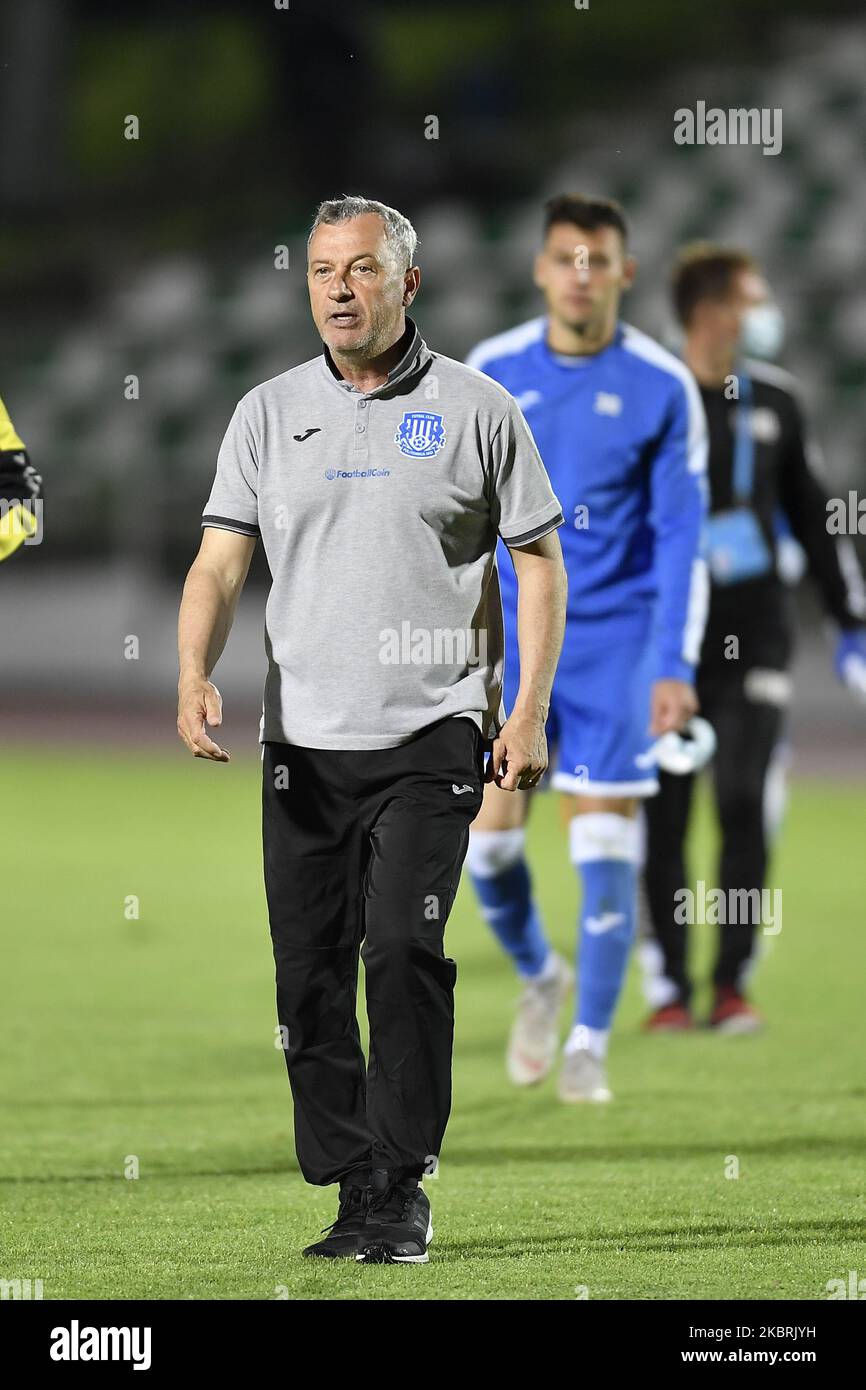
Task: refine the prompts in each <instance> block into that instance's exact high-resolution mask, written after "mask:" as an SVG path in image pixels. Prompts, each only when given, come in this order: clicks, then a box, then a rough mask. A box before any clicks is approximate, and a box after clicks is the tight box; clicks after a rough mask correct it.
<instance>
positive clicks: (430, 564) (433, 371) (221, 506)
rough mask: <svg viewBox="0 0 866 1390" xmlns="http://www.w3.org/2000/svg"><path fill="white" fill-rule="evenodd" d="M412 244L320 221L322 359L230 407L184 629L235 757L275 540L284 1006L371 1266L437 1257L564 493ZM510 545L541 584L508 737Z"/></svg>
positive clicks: (273, 666) (192, 695)
mask: <svg viewBox="0 0 866 1390" xmlns="http://www.w3.org/2000/svg"><path fill="white" fill-rule="evenodd" d="M415 243H416V238H415V233H414V231H413V229H412V226H411V224H410V223H409V222H408V221H407V219H406V218H405V217H403V216H402V215H401V214H400V213H398V212H396V211H395V210H394V209H392V208H387V207H385V206H384V205H382V204H381V203H375V202H371V201H370V200H367V199H362V198H343V199H339V200H335V201H333V202H327V203H323V204H322V205H321V207H320V208H319V210H318V213H317V215H316V219H315V221H314V223H313V229H312V231H311V234H310V240H309V248H308V251H309V259H308V272H307V277H308V287H309V293H310V303H311V309H312V314H313V319H314V321H315V324H316V327H317V329H318V331H319V334H320V336H321V338H322V341H323V344H324V352H323V354H322V356H321V357H317V358H315V359H314V360H312V361H310V362H306V363H304V364H303V365H302V366H299V367H295V368H293V369H292V370H290V371H287V372H284V373H283V374H282V375H281V376H278V377H275V378H274V379H273V380H272V381H268V382H265V383H264V384H263V385H262V386H258V387H256V388H255V389H254V390H252V391H250V392H249V393H248V395H246V396H245V397H244V398H243V400H242V401H241V402H240V404H239V405H238V407H237V409H236V410H235V413H234V416H233V418H232V421H231V424H230V425H229V429H228V432H227V434H226V437H225V439H224V441H223V445H222V448H221V449H220V453H219V458H218V461H217V472H216V479H215V481H214V485H213V489H212V491H211V495H210V498H209V500H208V503H207V505H206V507H205V510H204V516H203V523H202V524H203V526H204V528H205V529H204V533H203V539H202V544H201V549H200V551H199V555H198V557H197V559H196V561H195V563H194V564H193V566H192V569H191V570H190V573H189V576H188V578H187V582H186V586H185V588H184V595H183V601H182V604H181V612H180V623H179V649H180V681H179V712H178V732H179V733H180V736H181V738H182V739H183V741H184V743H185V744H186V746H187V747H188V748H189V749H190V751H191V752H192V753H193V754H194V756H195V757H200V758H208V759H210V760H212V761H216V762H228V760H229V757H228V753H226V752H225V751H223V750H222V749H221V748H220V747H219V746H218V744H217V743H216V742H215V741H214V740H213V739H212V738H211V737H210V736H209V734H208V732H207V728H206V726H207V725H210V726H211V727H212V728H213V726H215V725H219V723H220V721H221V701H220V697H219V693H218V691H217V690H216V687H215V686H214V685H213V684H212V683H211V681H210V675H211V672H212V671H213V669H214V667H215V665H216V663H217V660H218V659H219V656H220V653H221V652H222V650H223V647H224V646H225V642H226V639H227V637H228V633H229V630H230V628H231V623H232V619H233V616H234V612H235V607H236V604H237V599H238V596H239V594H240V591H241V588H242V587H243V583H244V580H245V578H246V574H247V571H248V568H249V564H250V559H251V557H252V552H253V548H254V546H255V543H256V540H257V538H258V537H259V536H261V538H262V542H263V544H264V547H265V552H266V555H267V559H268V563H269V565H270V569H271V575H272V578H273V584H272V588H271V592H270V596H269V598H268V603H267V610H266V647H267V654H268V676H267V682H266V686H265V698H264V711H263V717H262V732H261V738H262V742H263V744H264V749H263V766H264V775H263V837H264V859H265V887H266V893H267V899H268V908H269V917H270V929H271V937H272V942H273V948H274V957H275V961H276V977H277V1010H278V1016H279V1020H280V1024H281V1025H282V1027H283V1037H284V1047H285V1055H286V1064H287V1067H288V1073H289V1080H290V1083H291V1088H292V1093H293V1096H294V1103H295V1142H296V1148H297V1153H298V1162H299V1165H300V1167H301V1171H302V1172H303V1174H304V1176H305V1178H306V1179H307V1181H308V1182H311V1183H318V1184H324V1183H332V1182H339V1184H340V1205H339V1210H338V1214H337V1220H336V1222H335V1223H334V1226H333V1227H332V1228H331V1231H330V1234H329V1235H328V1236H327V1237H326V1239H324V1240H321V1241H318V1242H316V1243H315V1244H314V1245H312V1246H309V1247H308V1248H307V1250H306V1251H305V1252H304V1253H305V1254H311V1255H324V1256H332V1257H333V1256H348V1257H354V1258H357V1259H360V1260H362V1261H366V1262H381V1261H387V1262H391V1261H394V1262H411V1263H423V1262H426V1260H427V1244H428V1243H429V1239H430V1235H431V1233H432V1230H431V1227H430V1223H429V1202H428V1200H427V1197H426V1195H425V1194H424V1192H423V1189H422V1188H421V1187H420V1184H419V1179H420V1178H421V1176H422V1175H423V1174H424V1173H425V1172H429V1171H430V1170H431V1168H432V1167H433V1166H434V1165H435V1163H436V1162H437V1161H438V1160H437V1156H438V1154H439V1150H440V1146H441V1142H442V1137H443V1135H444V1132H445V1126H446V1123H447V1120H448V1113H449V1109H450V1102H451V1048H452V1038H453V1024H454V1002H453V991H454V981H455V977H456V966H455V964H454V961H453V960H451V959H449V958H448V957H446V956H445V953H444V931H445V924H446V921H447V919H448V914H449V912H450V910H451V906H452V903H453V900H454V895H455V892H456V889H457V883H458V879H459V875H460V868H461V865H462V863H463V858H464V855H465V852H466V847H467V840H468V830H469V825H470V823H471V821H472V820H473V818H474V816H475V815H476V813H477V811H478V809H479V807H480V805H481V794H482V783H483V780H484V777H485V775H486V776H488V777H493V778H495V779H496V781H497V782H498V783H499V785H501V786H503V787H505V788H506V789H507V790H512V791H513V790H516V789H518V788H526V787H529V786H532V785H533V784H534V783H535V782H536V781H537V780H538V778H539V777H540V776H541V775H542V773H543V771H544V769H545V767H546V764H547V750H546V744H545V738H544V723H545V719H546V715H547V709H548V701H549V696H550V687H551V682H552V679H553V672H554V668H555V665H556V659H557V657H558V654H559V648H560V644H561V641H562V629H563V621H564V600H565V585H564V573H563V569H562V560H561V555H560V549H559V542H558V540H557V538H556V534H555V529H556V527H557V526H559V525H560V524H561V522H562V515H561V512H560V508H559V503H558V502H557V499H556V498H555V497H554V495H553V493H552V491H551V488H550V483H549V482H548V479H547V476H546V474H545V472H544V468H543V465H542V463H541V459H540V457H539V455H538V452H537V450H536V448H535V445H534V443H533V441H532V437H531V435H530V434H529V431H528V430H527V427H526V425H525V423H524V422H523V418H522V416H521V414H520V412H519V410H518V409H517V407H516V406H515V404H514V402H513V400H512V398H511V397H510V396H509V395H508V393H507V392H506V391H504V390H503V389H502V388H501V387H500V386H498V385H496V384H495V383H494V382H492V381H490V380H489V379H488V378H487V377H485V376H483V375H482V374H481V373H480V372H476V371H474V370H472V369H471V368H469V367H466V366H464V365H463V364H462V363H459V362H456V361H453V360H451V359H450V358H447V357H442V356H440V355H439V354H438V353H434V352H431V351H430V349H428V348H427V346H426V344H425V343H424V341H423V340H422V338H421V336H420V334H419V332H418V329H417V328H416V326H415V324H414V323H413V321H412V320H411V319H410V318H408V317H407V315H406V310H407V308H408V307H409V306H410V305H411V303H412V301H413V299H414V298H415V295H416V293H417V290H418V285H419V283H420V272H419V270H418V268H417V266H414V265H413V260H414V252H415ZM497 535H500V536H501V537H502V539H503V540H504V541H505V543H506V544H507V545H508V547H509V549H510V553H511V555H512V558H513V561H514V565H515V570H516V572H517V577H518V580H519V584H520V634H519V646H520V667H521V684H520V690H519V694H518V697H517V700H516V702H515V707H514V710H513V712H512V713H511V715H510V717H509V719H508V720H507V721H506V722H505V723H504V724H503V723H502V719H501V693H502V662H503V639H502V615H501V607H500V600H499V586H498V578H497V573H496V568H495V564H494V552H495V546H496V538H497ZM488 748H489V749H490V750H491V756H490V760H489V764H488V768H487V772H486V773H485V771H484V753H485V750H486V749H488ZM362 941H363V943H364V952H363V953H364V963H365V967H366V995H367V1013H368V1017H369V1022H370V1056H369V1060H368V1061H365V1058H364V1056H363V1051H362V1049H361V1046H360V1040H359V1035H358V1024H357V1017H356V991H357V974H358V956H359V950H360V947H361V943H362Z"/></svg>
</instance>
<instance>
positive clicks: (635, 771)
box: [504, 614, 659, 797]
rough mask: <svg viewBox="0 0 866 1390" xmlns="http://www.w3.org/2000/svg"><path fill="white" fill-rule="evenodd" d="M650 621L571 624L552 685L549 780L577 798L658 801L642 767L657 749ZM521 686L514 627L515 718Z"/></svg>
mask: <svg viewBox="0 0 866 1390" xmlns="http://www.w3.org/2000/svg"><path fill="white" fill-rule="evenodd" d="M654 655H655V653H654V644H653V641H652V622H651V617H650V615H649V614H648V615H647V616H646V618H645V619H643V618H635V620H634V621H631V620H630V621H629V622H628V623H627V624H621V623H619V622H617V623H616V624H613V625H606V624H601V623H597V622H594V623H587V624H585V625H578V624H575V623H573V622H572V623H570V624H569V625H568V627H567V629H566V634H565V643H564V644H563V651H562V657H561V658H560V663H559V666H558V668H557V672H556V676H555V677H554V681H553V691H552V693H551V697H550V716H549V718H548V721H547V742H548V747H549V749H550V774H549V775H550V781H551V783H552V785H553V786H554V787H556V788H557V789H558V790H559V791H564V792H570V793H572V794H573V795H576V796H581V795H583V796H623V797H632V796H638V797H640V796H654V795H655V794H656V792H657V791H658V789H659V783H658V777H657V775H656V768H655V765H654V764H653V765H652V766H650V767H644V766H641V764H640V762H639V761H638V760H639V759H640V758H641V757H642V756H643V755H644V754H646V752H647V750H648V749H649V748H650V746H651V745H652V743H653V738H652V736H651V734H650V732H649V723H650V696H651V691H652V684H653V674H654V672H653V665H654ZM519 682H520V668H519V662H518V656H517V634H516V625H515V624H514V623H513V622H509V621H508V615H506V624H505V682H504V687H505V688H504V702H505V711H506V714H508V713H510V711H511V709H512V708H513V705H514V700H515V697H516V695H517V687H518V685H519Z"/></svg>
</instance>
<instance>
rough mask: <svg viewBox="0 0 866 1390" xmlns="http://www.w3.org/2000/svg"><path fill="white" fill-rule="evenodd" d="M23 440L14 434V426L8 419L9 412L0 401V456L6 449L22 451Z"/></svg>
mask: <svg viewBox="0 0 866 1390" xmlns="http://www.w3.org/2000/svg"><path fill="white" fill-rule="evenodd" d="M23 448H24V440H23V439H21V438H20V437H19V436H18V435H17V434H16V432H15V426H14V425H13V423H12V421H11V420H10V419H9V412H8V410H7V409H6V407H5V405H4V404H3V402H2V400H0V454H2V453H3V452H4V451H5V450H6V449H23Z"/></svg>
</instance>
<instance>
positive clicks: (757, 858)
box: [645, 681, 784, 1001]
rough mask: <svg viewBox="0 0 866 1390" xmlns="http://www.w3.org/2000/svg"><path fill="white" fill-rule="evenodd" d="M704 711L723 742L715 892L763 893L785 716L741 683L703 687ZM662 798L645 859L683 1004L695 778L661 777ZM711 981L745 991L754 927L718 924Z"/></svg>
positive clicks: (659, 937)
mask: <svg viewBox="0 0 866 1390" xmlns="http://www.w3.org/2000/svg"><path fill="white" fill-rule="evenodd" d="M699 695H700V699H701V713H702V714H703V715H704V716H705V717H706V718H707V719H709V721H710V723H711V724H712V725H713V727H714V728H715V731H716V736H717V738H718V751H717V753H716V756H715V760H714V763H713V779H714V786H715V794H716V805H717V808H718V815H719V822H720V827H721V836H722V847H721V859H720V864H719V872H718V878H717V881H716V883H715V884H713V885H712V887H718V888H721V889H722V890H723V892H725V893H726V894H728V893H730V891H731V890H734V889H746V890H748V889H754V888H757V889H761V888H763V887H764V882H765V878H766V872H767V858H768V845H767V833H766V826H765V815H764V810H765V808H764V789H765V784H766V779H767V772H768V769H769V766H770V761H771V758H772V756H773V752H774V749H775V748H776V746H777V744H778V742H779V739H780V737H781V733H782V726H783V717H784V716H783V712H782V711H781V710H780V709H779V708H778V707H777V706H774V705H770V704H761V703H757V702H755V701H754V700H748V699H747V698H746V697H745V695H744V694H743V687H742V684H741V683H739V682H734V681H732V682H730V683H727V684H722V683H720V682H714V683H713V684H709V683H708V684H707V685H705V686H699ZM659 780H660V783H661V790H660V792H659V794H658V796H655V797H649V798H648V799H647V801H646V803H645V807H646V823H647V854H646V871H645V887H646V895H647V902H648V906H649V912H650V919H651V926H652V933H653V936H654V938H655V940H656V941H657V942H658V945H659V946H660V947H661V951H662V957H663V964H662V965H661V970H662V972H663V974H664V976H665V977H666V978H667V979H668V980H671V981H672V982H673V983H674V984H675V985H676V986H677V989H678V990H679V993H680V996H681V997H682V998H683V1000H686V1001H687V1000H688V999H689V997H690V994H691V982H690V980H689V976H688V970H687V966H686V940H687V932H688V930H689V928H688V927H687V926H685V925H684V924H682V923H679V922H677V921H675V919H674V911H675V907H676V900H675V897H674V895H675V893H676V892H677V890H678V889H680V888H685V887H689V886H690V883H691V880H690V878H689V877H688V875H687V870H686V865H685V858H684V848H685V840H686V833H687V830H688V822H689V812H690V809H691V800H692V790H693V782H694V778H693V777H676V776H672V775H671V774H670V773H666V772H662V773H660V777H659ZM718 931H719V948H718V953H717V957H716V966H715V970H714V973H713V983H714V984H715V985H716V986H721V985H731V986H735V987H737V988H742V987H743V984H744V979H745V972H746V968H747V966H748V965H749V963H750V961H751V958H752V953H753V948H754V938H755V932H756V925H755V924H754V923H752V922H740V923H735V924H733V925H731V924H728V925H727V926H724V927H719V928H718Z"/></svg>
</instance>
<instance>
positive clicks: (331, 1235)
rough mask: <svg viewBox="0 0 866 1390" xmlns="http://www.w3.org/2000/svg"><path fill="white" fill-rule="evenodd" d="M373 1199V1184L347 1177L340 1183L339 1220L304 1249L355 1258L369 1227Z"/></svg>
mask: <svg viewBox="0 0 866 1390" xmlns="http://www.w3.org/2000/svg"><path fill="white" fill-rule="evenodd" d="M369 1200H370V1189H369V1187H366V1186H364V1185H363V1183H362V1181H359V1179H358V1178H357V1177H354V1178H344V1179H343V1181H342V1182H341V1183H340V1206H339V1210H338V1211H337V1219H336V1221H334V1222H333V1224H332V1225H330V1226H326V1227H325V1231H327V1235H325V1239H324V1240H317V1241H316V1242H315V1244H313V1245H308V1246H307V1248H306V1250H305V1251H304V1252H303V1253H304V1254H305V1255H319V1256H324V1258H325V1259H327V1260H351V1259H354V1257H355V1256H356V1255H357V1253H358V1249H359V1246H358V1241H359V1238H360V1236H361V1232H362V1231H363V1230H364V1229H365V1226H364V1220H365V1217H366V1215H367V1205H368V1203H369ZM323 1234H324V1232H323Z"/></svg>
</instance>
